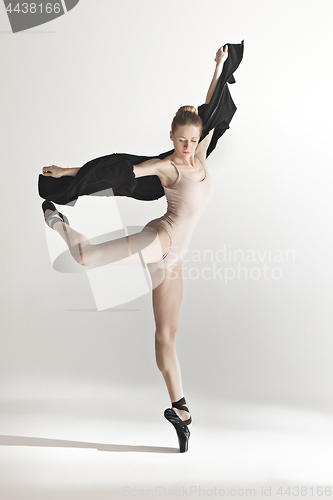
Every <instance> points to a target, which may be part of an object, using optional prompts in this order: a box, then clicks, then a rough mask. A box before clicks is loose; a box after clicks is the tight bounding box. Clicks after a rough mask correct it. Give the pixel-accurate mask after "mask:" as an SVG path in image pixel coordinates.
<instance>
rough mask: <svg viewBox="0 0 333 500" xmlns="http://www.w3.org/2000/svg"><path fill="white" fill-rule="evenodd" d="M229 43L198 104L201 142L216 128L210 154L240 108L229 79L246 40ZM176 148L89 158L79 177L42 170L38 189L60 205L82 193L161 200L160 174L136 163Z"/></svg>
mask: <svg viewBox="0 0 333 500" xmlns="http://www.w3.org/2000/svg"><path fill="white" fill-rule="evenodd" d="M227 45H228V58H227V59H226V61H225V62H224V64H223V68H222V73H221V75H220V77H219V79H218V82H217V84H216V87H215V90H214V93H213V95H212V97H211V99H210V101H209V103H208V104H202V105H201V106H199V107H198V114H199V116H200V117H201V119H202V122H203V125H204V128H203V131H202V135H201V137H200V141H199V142H201V141H202V140H203V139H204V138H205V137H206V136H207V134H208V133H209V131H210V130H212V129H214V132H213V136H212V139H211V141H210V143H209V147H208V149H207V153H206V158H207V157H208V156H209V155H210V154H211V152H212V151H213V150H214V149H215V147H216V144H217V141H218V140H219V138H220V137H221V136H222V135H223V134H224V132H225V131H226V130H227V129H228V128H229V124H230V122H231V120H232V118H233V116H234V114H235V112H236V110H237V108H236V106H235V103H234V102H233V100H232V98H231V95H230V92H229V88H228V83H235V81H236V80H235V78H234V75H233V73H234V71H236V69H237V68H238V66H239V64H240V62H241V60H242V58H243V52H244V40H243V41H242V42H241V43H239V44H232V43H228V44H227ZM173 152H174V149H171V150H170V151H167V152H166V153H161V154H160V155H156V156H138V155H132V154H128V153H113V154H110V155H106V156H101V157H99V158H95V159H94V160H90V161H88V163H85V164H84V165H83V166H82V167H81V168H80V170H79V171H78V173H77V174H76V176H75V177H72V176H69V175H66V176H63V177H60V178H58V179H57V178H55V177H50V176H45V175H43V174H40V175H39V178H38V192H39V195H40V196H41V197H42V198H44V199H46V200H50V201H53V202H54V203H57V204H59V205H74V204H75V203H76V201H77V199H78V197H79V196H83V195H96V196H100V195H104V196H110V195H113V196H128V197H131V198H135V199H137V200H148V201H149V200H157V199H159V198H161V197H162V196H164V194H165V193H164V189H163V186H162V184H161V181H160V179H159V177H158V176H157V175H147V176H142V177H137V178H136V177H135V174H134V172H133V165H139V164H140V163H142V162H144V161H146V160H151V159H152V158H160V159H161V160H162V159H164V158H165V157H166V156H170V155H171V154H172V153H173ZM110 188H112V191H111V190H110ZM107 190H109V191H107ZM103 191H104V193H106V194H104V193H103ZM99 193H100V194H99Z"/></svg>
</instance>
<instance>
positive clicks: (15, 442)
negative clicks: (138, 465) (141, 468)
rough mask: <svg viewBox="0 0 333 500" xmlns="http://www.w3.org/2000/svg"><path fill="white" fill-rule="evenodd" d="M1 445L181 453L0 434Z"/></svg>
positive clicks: (168, 449)
mask: <svg viewBox="0 0 333 500" xmlns="http://www.w3.org/2000/svg"><path fill="white" fill-rule="evenodd" d="M0 446H40V447H46V448H93V449H96V450H99V451H116V452H139V453H179V449H178V448H167V447H159V446H131V445H127V444H101V443H84V442H82V441H64V440H61V439H47V438H34V437H24V436H0Z"/></svg>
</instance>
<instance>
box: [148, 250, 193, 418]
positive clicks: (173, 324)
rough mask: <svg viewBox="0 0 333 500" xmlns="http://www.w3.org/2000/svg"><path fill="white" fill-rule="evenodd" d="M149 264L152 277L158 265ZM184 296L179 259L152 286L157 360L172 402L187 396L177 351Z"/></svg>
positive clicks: (184, 413) (182, 415) (180, 412)
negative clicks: (184, 390)
mask: <svg viewBox="0 0 333 500" xmlns="http://www.w3.org/2000/svg"><path fill="white" fill-rule="evenodd" d="M147 267H148V269H149V271H150V273H151V275H152V280H153V275H154V272H156V271H155V270H156V268H154V267H153V266H150V265H148V266H147ZM182 296H183V276H182V261H181V260H179V261H178V262H176V263H175V264H173V265H172V266H170V267H167V268H165V277H164V280H163V281H162V282H161V284H160V285H158V286H157V287H156V288H154V289H153V310H154V317H155V325H156V332H155V354H156V363H157V366H158V368H159V370H160V371H161V373H162V375H163V378H164V380H165V383H166V385H167V389H168V392H169V396H170V399H171V402H173V401H178V400H179V399H180V398H182V397H183V396H184V393H183V387H182V380H181V372H180V367H179V362H178V357H177V352H176V337H177V331H178V317H179V310H180V304H181V300H182ZM173 409H174V411H175V412H176V413H177V415H178V416H179V417H180V418H181V419H182V420H187V419H188V418H189V417H190V414H189V413H188V412H187V411H184V410H178V409H177V408H173Z"/></svg>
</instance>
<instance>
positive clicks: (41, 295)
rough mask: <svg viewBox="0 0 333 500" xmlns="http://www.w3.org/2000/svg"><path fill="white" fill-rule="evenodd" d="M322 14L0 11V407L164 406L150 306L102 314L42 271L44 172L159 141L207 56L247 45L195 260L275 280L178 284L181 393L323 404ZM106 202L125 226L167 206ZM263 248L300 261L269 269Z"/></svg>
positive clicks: (327, 280)
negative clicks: (22, 14) (15, 26)
mask: <svg viewBox="0 0 333 500" xmlns="http://www.w3.org/2000/svg"><path fill="white" fill-rule="evenodd" d="M331 19H332V5H331V3H330V2H328V1H319V2H316V3H314V2H312V3H309V2H304V1H298V0H293V1H290V0H288V1H287V0H282V1H281V0H279V1H270V2H266V1H263V0H258V1H250V2H249V1H248V0H242V1H237V2H224V1H222V2H221V1H220V0H218V1H217V0H216V1H215V0H208V1H205V2H203V1H195V0H191V1H188V0H184V1H182V2H179V1H176V0H169V1H158V2H156V1H152V0H147V1H144V2H138V1H124V0H121V1H120V0H119V1H108V0H98V2H93V1H89V0H81V1H80V2H79V4H78V5H77V6H76V7H75V9H73V10H72V11H71V12H69V13H68V14H66V15H64V16H62V17H60V18H58V19H56V20H55V21H53V22H51V23H49V24H45V25H43V26H41V27H37V28H35V29H34V30H31V31H26V32H22V33H17V34H15V35H13V34H11V32H10V27H9V22H8V18H7V17H6V13H5V11H4V9H0V28H1V61H2V78H1V84H0V85H1V95H0V99H1V110H2V111H1V138H2V148H1V164H2V165H1V171H2V186H3V189H2V196H1V204H2V214H1V226H2V248H1V254H2V257H1V259H2V277H1V284H2V291H1V305H2V307H1V309H2V314H1V323H2V328H1V351H0V375H1V379H2V384H1V388H0V398H1V399H2V400H8V399H36V398H40V399H43V398H74V397H75V398H80V397H82V398H90V397H91V398H96V397H97V398H108V397H111V395H112V394H116V393H117V394H122V397H124V398H125V399H126V393H127V391H128V394H130V393H131V392H132V391H133V389H135V388H137V390H138V391H139V392H140V391H142V398H141V399H140V401H141V404H142V405H147V407H148V406H149V405H151V404H152V402H151V401H149V400H148V398H147V400H145V394H146V393H145V390H146V389H147V388H153V389H155V388H156V389H158V390H159V391H160V393H161V395H162V396H163V399H164V401H165V403H167V402H168V395H167V392H166V389H165V387H164V382H163V379H162V376H161V374H160V373H159V372H158V370H157V368H156V366H155V359H154V321H153V315H152V307H151V297H150V295H145V296H143V297H141V298H140V299H137V300H135V301H132V302H130V303H128V304H124V305H123V306H121V307H117V308H114V309H110V310H107V311H102V312H96V311H95V310H94V309H95V304H94V299H93V295H92V292H91V290H90V288H89V284H88V280H87V276H86V275H85V274H84V273H82V274H62V273H58V272H56V271H54V270H53V268H52V266H51V263H50V258H49V255H48V250H47V245H46V238H45V227H44V221H43V216H42V211H41V201H42V200H41V199H40V198H39V196H38V193H37V177H38V174H39V173H40V172H41V170H42V167H43V166H44V165H51V164H56V165H59V166H63V167H70V166H72V167H74V166H81V165H83V164H84V163H86V162H87V161H88V160H90V159H92V158H95V157H97V156H102V155H105V154H110V153H113V152H128V153H133V154H143V155H155V154H159V153H160V152H162V151H167V150H168V149H171V147H172V143H171V142H170V140H169V130H170V124H171V120H172V118H173V116H174V113H175V112H176V111H177V109H178V107H180V106H181V105H184V104H193V105H195V106H198V105H200V104H202V103H203V102H204V100H205V97H206V93H207V90H208V86H209V84H210V81H211V78H212V75H213V71H214V67H215V63H214V57H215V52H216V51H217V49H218V48H219V47H220V46H221V45H222V44H224V43H228V42H229V43H240V41H241V40H242V39H244V41H245V50H244V59H243V62H242V63H241V65H240V67H239V69H238V70H237V71H236V73H235V78H236V83H235V84H234V85H230V91H231V94H232V97H233V99H234V101H235V103H236V105H237V107H238V111H237V112H236V115H235V117H234V119H233V121H232V123H231V128H230V130H228V131H227V132H226V134H225V135H224V137H223V138H222V139H221V140H220V142H219V144H218V147H217V149H216V150H215V151H214V152H213V153H212V155H211V156H210V157H209V159H208V160H207V166H208V169H209V171H210V173H211V175H212V176H213V179H214V182H215V192H214V196H213V198H212V199H211V201H210V203H209V205H208V207H207V209H206V211H205V213H204V214H203V216H202V218H201V220H200V222H199V224H198V226H197V228H196V230H195V233H194V235H193V238H192V241H191V249H192V250H193V251H194V250H197V251H200V252H203V250H204V249H211V250H213V251H214V252H217V251H218V250H219V249H221V248H223V246H224V245H226V247H227V248H230V249H233V250H235V249H242V250H244V252H245V251H253V252H255V253H256V255H257V257H256V261H255V262H247V263H245V264H244V266H245V267H247V269H248V270H251V269H252V268H254V267H257V268H260V269H261V268H262V266H263V264H266V265H267V266H268V267H269V268H270V269H272V268H274V267H278V268H279V269H280V270H281V272H282V275H281V278H280V279H264V277H263V276H261V277H260V278H259V279H251V278H249V279H244V278H240V279H233V280H231V281H229V282H227V283H225V282H224V281H223V280H222V279H219V278H216V279H203V278H202V277H200V278H199V279H187V280H185V281H184V297H183V302H182V308H181V314H180V329H179V339H178V350H179V358H180V363H181V368H182V374H183V381H184V389H185V394H186V395H189V396H194V395H195V396H197V397H199V398H200V397H205V398H208V401H210V402H211V403H213V401H217V400H218V399H221V400H228V399H229V400H233V401H241V402H259V403H268V404H269V403H273V404H280V405H286V406H293V407H296V406H298V407H305V408H311V409H314V410H316V409H318V410H327V411H332V410H333V403H332V397H331V394H332V390H333V377H332V375H333V369H332V347H333V346H332V334H331V332H332V271H333V269H332V258H331V256H332V230H331V228H332V219H331V215H332V206H331V203H330V202H331V181H332V174H331V168H332V161H331V160H332V149H331V146H330V139H331V133H332V126H331V116H332V113H331V111H332V91H331V90H332V65H331V62H330V61H331V43H330V42H331V41H332V35H331V25H330V22H331ZM117 203H118V207H119V210H120V213H121V215H122V217H123V220H124V223H125V224H129V225H136V224H138V225H140V224H141V225H143V224H145V223H146V222H147V221H148V220H150V219H152V218H155V217H158V216H159V215H161V214H162V213H164V211H165V206H166V203H165V199H162V200H158V201H157V202H140V201H135V200H131V199H119V200H118V202H117ZM91 210H92V211H93V210H94V200H93V199H91ZM269 249H271V250H272V252H273V251H277V250H279V251H281V252H282V254H283V255H284V256H285V255H286V253H285V252H286V251H287V250H291V251H294V252H295V260H293V259H290V260H286V257H285V258H284V262H273V261H269V260H268V259H267V258H266V259H265V260H264V261H262V262H261V261H260V259H259V257H258V254H257V252H258V251H259V252H261V253H264V252H265V251H267V252H268V250H269ZM238 262H239V261H238V260H236V261H232V262H228V263H227V264H226V263H219V262H218V261H216V260H215V264H216V266H218V267H219V266H222V267H224V266H225V265H228V267H234V268H235V269H236V267H237V265H238ZM212 265H213V264H212V263H202V262H201V263H195V262H190V263H188V267H195V268H197V269H199V270H200V269H202V268H203V267H205V266H208V267H210V268H212ZM112 286H116V284H114V283H110V287H112ZM129 403H130V402H129ZM215 417H216V418H218V415H215Z"/></svg>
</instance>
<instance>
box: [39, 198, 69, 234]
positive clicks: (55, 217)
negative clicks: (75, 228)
mask: <svg viewBox="0 0 333 500" xmlns="http://www.w3.org/2000/svg"><path fill="white" fill-rule="evenodd" d="M42 210H43V212H44V217H45V212H46V210H52V213H51V214H50V215H48V216H47V217H46V219H45V222H46V224H47V225H48V226H49V227H50V228H51V229H53V226H54V224H55V223H56V222H64V223H65V224H67V225H68V226H69V220H68V219H67V217H66V215H63V214H62V213H60V212H58V210H57V209H56V207H55V206H54V205H53V203H52V201H48V200H45V201H43V203H42Z"/></svg>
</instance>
